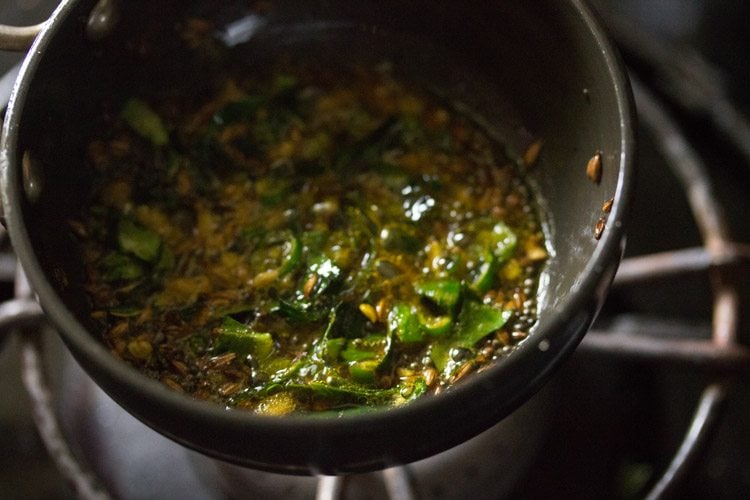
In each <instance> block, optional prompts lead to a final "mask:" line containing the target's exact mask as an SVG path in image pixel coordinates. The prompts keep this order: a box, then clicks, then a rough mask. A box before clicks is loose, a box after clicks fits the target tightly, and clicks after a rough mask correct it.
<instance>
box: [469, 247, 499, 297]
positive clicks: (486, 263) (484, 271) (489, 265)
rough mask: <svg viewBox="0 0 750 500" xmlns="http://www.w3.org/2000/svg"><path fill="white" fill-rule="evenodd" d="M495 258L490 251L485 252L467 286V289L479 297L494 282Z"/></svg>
mask: <svg viewBox="0 0 750 500" xmlns="http://www.w3.org/2000/svg"><path fill="white" fill-rule="evenodd" d="M497 260H498V259H497V257H496V256H495V254H494V253H493V252H491V251H487V252H486V253H485V254H484V255H483V256H482V258H481V261H480V264H479V267H478V268H477V270H476V273H475V275H474V277H473V279H472V281H471V283H470V284H469V288H470V289H471V290H473V291H474V292H476V293H477V294H479V295H483V294H485V293H487V292H488V291H489V290H490V289H491V288H492V285H493V284H494V282H495V274H496V272H497Z"/></svg>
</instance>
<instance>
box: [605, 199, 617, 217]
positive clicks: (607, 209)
mask: <svg viewBox="0 0 750 500" xmlns="http://www.w3.org/2000/svg"><path fill="white" fill-rule="evenodd" d="M614 203H615V199H614V198H610V199H608V200H607V201H605V202H604V205H602V212H604V213H605V214H608V213H609V212H610V211H611V210H612V205H613V204H614Z"/></svg>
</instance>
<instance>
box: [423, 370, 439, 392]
mask: <svg viewBox="0 0 750 500" xmlns="http://www.w3.org/2000/svg"><path fill="white" fill-rule="evenodd" d="M437 375H438V373H437V370H436V369H434V368H427V369H425V371H424V383H425V384H427V387H432V386H433V385H435V381H437Z"/></svg>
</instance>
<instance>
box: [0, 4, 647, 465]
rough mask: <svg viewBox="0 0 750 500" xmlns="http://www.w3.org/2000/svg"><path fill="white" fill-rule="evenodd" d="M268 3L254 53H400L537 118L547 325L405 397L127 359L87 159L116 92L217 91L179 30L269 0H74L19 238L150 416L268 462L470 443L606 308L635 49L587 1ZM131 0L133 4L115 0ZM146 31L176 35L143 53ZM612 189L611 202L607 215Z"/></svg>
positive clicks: (535, 384) (80, 350) (40, 97)
mask: <svg viewBox="0 0 750 500" xmlns="http://www.w3.org/2000/svg"><path fill="white" fill-rule="evenodd" d="M262 3H263V4H265V10H264V12H263V14H262V15H261V14H259V13H258V12H255V15H256V17H255V18H254V19H256V21H258V20H259V21H261V22H260V24H258V26H257V29H254V30H251V32H250V36H248V37H247V38H248V40H247V41H246V42H244V43H242V44H239V45H238V48H239V49H240V50H247V54H248V55H247V57H274V54H275V53H276V51H277V50H279V48H284V49H285V50H295V51H304V53H305V54H308V53H309V54H310V57H366V56H368V55H369V56H371V55H372V54H376V55H386V56H390V57H394V58H399V60H400V61H401V62H402V63H403V62H406V63H408V65H409V66H410V67H411V68H412V70H413V72H414V73H415V74H416V75H417V76H419V77H421V78H424V79H425V81H442V82H443V83H444V84H445V85H444V87H445V89H447V90H446V93H445V95H444V98H446V99H450V100H452V101H453V100H456V101H461V102H462V103H463V104H464V105H465V106H466V107H468V108H471V109H474V110H478V111H479V112H480V116H481V117H482V119H483V120H484V121H486V123H488V124H489V128H488V130H490V129H491V130H493V131H496V132H497V133H499V134H503V135H508V136H509V137H510V138H509V140H508V143H509V144H510V145H511V146H515V147H517V148H519V149H520V148H523V147H524V137H525V134H524V133H521V134H519V130H520V131H529V133H530V134H533V136H535V137H542V138H543V139H544V148H543V150H542V153H541V155H540V156H539V160H538V162H537V164H536V165H535V167H534V168H533V169H532V170H531V171H530V172H529V173H528V181H529V183H530V184H532V185H533V186H534V187H535V189H536V191H537V192H538V199H539V203H540V207H541V209H542V210H543V211H544V213H545V214H546V217H547V220H548V226H547V232H548V238H549V242H550V245H551V247H552V249H553V250H554V252H553V255H552V257H551V258H550V260H549V262H548V264H547V267H546V270H545V273H544V280H545V281H546V285H545V287H544V293H543V295H542V296H541V297H540V300H539V304H540V311H539V321H538V324H537V325H536V327H535V328H534V329H533V331H532V333H531V335H530V336H529V338H528V339H526V340H525V341H524V342H522V343H521V344H520V345H519V346H518V347H517V348H516V349H515V351H514V352H513V353H511V354H510V355H509V356H507V357H506V358H504V359H502V360H499V361H498V362H497V363H496V364H495V365H494V366H492V367H491V368H490V369H487V370H485V371H483V372H481V373H479V374H476V375H475V376H472V377H469V378H468V380H466V381H465V382H463V383H460V384H458V385H456V386H455V387H453V388H452V389H451V390H448V391H445V392H443V393H441V394H439V395H436V396H431V397H426V398H423V399H421V400H418V401H415V402H413V403H412V404H409V405H406V406H403V407H399V408H395V409H390V410H375V411H370V412H366V413H362V414H356V415H355V414H353V415H345V416H342V417H329V416H319V417H308V416H291V417H280V418H268V417H258V416H254V415H251V414H248V413H246V412H241V411H226V410H224V409H222V408H220V407H218V406H214V405H211V404H208V403H204V402H200V401H197V400H194V399H191V398H189V397H187V396H184V395H181V394H177V393H175V392H173V391H171V390H169V389H168V388H166V387H165V386H163V385H162V384H160V383H158V382H156V381H154V380H151V379H149V378H147V377H145V376H144V375H142V374H141V373H139V372H137V371H136V370H135V369H134V368H132V367H130V366H128V365H126V364H125V363H123V362H121V361H119V360H117V359H115V358H114V357H113V356H112V355H111V354H110V353H109V351H108V350H107V349H106V348H105V347H104V346H103V344H102V342H101V341H100V339H99V338H98V337H97V335H96V333H94V332H92V331H91V330H90V329H89V328H87V325H88V320H87V318H88V313H89V308H88V302H87V300H86V296H85V294H84V292H83V287H82V283H83V280H84V271H83V266H82V264H81V261H80V259H79V258H78V256H77V251H76V245H75V242H74V239H73V238H72V236H71V234H69V232H68V231H69V230H68V229H67V225H66V224H65V220H66V218H67V216H68V215H69V214H71V213H75V211H76V210H77V209H78V208H79V205H80V203H81V202H82V199H83V198H84V197H83V196H82V193H84V192H85V191H86V189H87V186H88V185H89V183H90V179H91V176H92V175H93V174H92V172H90V171H88V170H87V169H86V167H85V166H84V165H85V162H84V161H83V154H84V150H85V145H86V141H87V138H88V137H90V136H91V133H92V130H91V129H92V127H94V126H95V124H96V123H97V120H96V117H97V116H98V115H100V114H101V113H102V112H103V107H104V105H103V103H105V102H106V103H112V102H117V100H118V99H120V100H121V99H124V98H126V97H127V96H128V95H129V94H130V93H131V92H134V89H138V91H143V92H157V93H158V92H164V91H167V90H170V89H175V88H182V87H181V86H187V87H185V89H184V91H193V92H200V91H201V90H200V85H201V82H203V81H207V79H210V78H211V72H212V71H213V68H212V66H211V63H210V62H206V61H203V60H195V59H190V58H186V57H183V55H182V54H181V53H180V52H179V50H178V49H175V48H174V47H175V43H174V40H175V38H176V36H175V29H174V27H175V25H176V24H177V23H179V19H180V18H181V16H184V15H188V14H189V15H194V14H195V13H200V15H204V16H210V17H212V18H213V19H214V20H215V21H216V23H217V25H218V26H220V27H228V26H233V24H232V23H233V21H236V20H237V19H242V18H245V19H247V16H248V15H251V14H253V13H254V11H253V7H252V4H253V2H205V1H202V2H200V1H195V2H186V1H182V0H180V1H178V0H161V1H158V2H150V1H145V0H129V1H127V2H125V1H123V2H119V4H117V3H114V2H112V1H111V0H102V1H100V2H99V3H98V4H97V3H96V2H95V1H94V0H67V1H63V2H62V4H61V5H60V7H59V8H58V9H57V10H56V11H55V12H54V14H53V15H52V17H51V19H50V20H49V22H48V23H47V24H46V25H45V27H44V29H43V30H42V32H41V34H40V36H39V37H38V38H37V39H36V41H35V42H34V44H33V46H32V48H31V50H30V52H29V54H28V56H27V57H26V59H25V61H24V64H23V67H22V70H21V73H20V76H19V78H18V80H17V83H16V85H15V88H14V91H13V95H12V98H11V101H10V104H9V106H8V108H7V113H6V117H5V122H4V127H3V136H2V150H1V151H0V160H1V162H2V179H1V180H2V201H3V211H4V222H5V224H6V226H7V228H8V231H9V232H10V236H11V239H12V242H13V245H14V248H15V251H16V252H17V254H18V256H19V258H20V261H21V263H22V266H23V268H24V270H25V272H26V274H27V275H28V278H29V280H30V282H31V284H32V286H33V288H34V290H35V291H36V293H37V294H38V297H39V301H40V302H41V304H42V307H43V308H44V310H45V312H46V314H47V316H48V317H49V319H50V320H51V322H52V323H53V324H54V325H55V326H56V327H57V329H58V330H59V332H60V335H61V337H62V338H63V340H64V341H65V343H66V344H67V346H68V348H69V349H70V350H71V352H72V353H73V354H74V356H75V357H76V359H77V360H78V362H79V363H80V364H81V365H82V366H83V367H84V368H85V369H86V371H87V372H88V373H89V374H90V376H91V377H92V378H93V379H94V380H95V381H96V382H97V383H98V384H99V385H100V386H101V387H102V388H103V389H104V390H105V391H106V392H107V393H108V394H109V395H110V396H111V397H112V398H113V399H115V400H116V401H117V402H118V403H119V404H121V405H122V406H123V407H124V408H125V409H127V410H128V411H129V412H131V413H132V414H133V415H135V416H137V417H138V418H139V419H141V420H143V421H144V422H146V423H147V424H148V425H150V426H151V427H153V428H154V429H156V430H158V431H160V432H162V433H163V434H165V435H167V436H169V437H171V438H173V439H174V440H176V441H178V442H180V443H183V444H185V445H186V446H189V447H192V448H194V449H196V450H199V451H201V452H204V453H206V454H208V455H211V456H214V457H218V458H221V459H225V460H228V461H231V462H235V463H239V464H242V465H246V466H251V467H256V468H261V469H267V470H274V471H279V472H288V473H347V472H353V471H363V470H372V469H377V468H382V467H385V466H388V465H393V464H401V463H407V462H410V461H414V460H416V459H419V458H423V457H426V456H429V455H432V454H435V453H437V452H439V451H442V450H445V449H447V448H449V447H451V446H454V445H457V444H459V443H461V442H463V441H465V440H466V439H468V438H469V437H471V436H474V435H476V434H477V433H479V432H481V431H482V430H484V429H486V428H488V427H489V426H491V425H492V424H494V423H496V422H498V421H499V420H500V419H502V418H503V417H505V416H506V415H508V414H509V413H510V412H512V411H513V410H514V409H516V408H517V407H518V406H519V405H520V404H521V403H522V402H523V401H525V400H526V399H527V398H528V397H529V396H531V395H532V394H533V393H535V392H536V391H537V390H538V389H539V388H540V387H541V386H542V384H543V383H544V382H545V381H546V380H547V379H548V377H549V375H550V374H551V373H552V372H553V370H554V369H555V368H556V367H557V366H558V365H559V364H560V363H561V362H562V361H563V360H564V359H565V357H566V356H567V355H568V354H569V353H570V352H571V351H572V350H573V349H574V348H575V347H576V345H577V344H578V342H579V341H580V339H581V337H582V336H583V335H584V333H585V332H586V330H587V329H588V327H589V326H590V324H591V323H592V321H593V320H594V318H595V316H596V314H597V312H598V310H599V308H600V306H601V304H602V301H603V299H604V296H605V294H606V291H607V289H608V286H609V284H610V282H611V280H612V277H613V276H614V273H615V270H616V267H617V264H618V263H619V260H620V257H621V254H622V250H623V245H624V222H625V217H626V212H627V208H628V204H629V197H630V195H631V190H632V185H633V165H632V162H633V148H634V137H633V129H634V119H633V107H632V103H631V96H630V91H629V86H628V82H627V78H626V76H625V74H624V72H623V70H622V68H621V66H620V61H619V59H618V57H617V55H616V53H615V51H614V50H613V48H612V46H611V45H610V44H609V42H608V41H607V38H606V36H605V34H604V32H603V31H602V28H601V27H600V25H599V23H598V22H597V20H596V17H595V16H594V14H593V13H592V11H591V10H590V9H589V8H588V7H587V6H586V5H585V4H584V3H583V2H581V1H580V0H568V1H560V0H543V1H535V2H514V1H497V2H482V1H474V0H468V1H466V2H453V1H442V0H438V1H426V0H424V1H422V0H417V1H411V2H403V1H397V0H378V1H365V0H362V1H357V2H351V1H343V0H318V1H315V0H309V1H302V0H297V1H277V2H262ZM259 4H260V2H259ZM113 6H114V7H119V9H117V10H112V11H110V10H107V9H109V8H111V7H113ZM92 10H93V11H94V14H93V15H92ZM102 12H104V14H106V15H102ZM113 13H116V15H112V14H113ZM223 33H224V35H227V33H228V31H227V30H226V29H225V30H224V32H223ZM144 37H150V39H151V42H152V46H155V47H159V48H158V49H156V50H152V51H146V52H144V51H141V50H138V47H139V44H138V43H136V41H137V40H143V39H144ZM154 42H155V43H154ZM597 152H600V153H601V159H602V169H601V178H600V179H599V180H598V182H594V181H592V180H591V179H590V178H589V177H587V175H586V166H587V163H588V161H589V159H590V158H591V157H592V156H593V155H594V154H595V153H597ZM609 199H614V203H613V206H612V208H611V211H609V212H606V211H603V210H602V204H603V203H604V202H605V201H606V200H609ZM123 445H124V446H126V445H127V443H123Z"/></svg>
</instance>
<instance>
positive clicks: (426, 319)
mask: <svg viewBox="0 0 750 500" xmlns="http://www.w3.org/2000/svg"><path fill="white" fill-rule="evenodd" d="M419 324H420V326H421V327H422V330H424V332H425V333H426V334H428V335H431V336H433V337H442V336H444V335H446V334H448V332H450V331H451V328H452V327H453V318H451V317H450V316H425V315H422V314H420V315H419Z"/></svg>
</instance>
